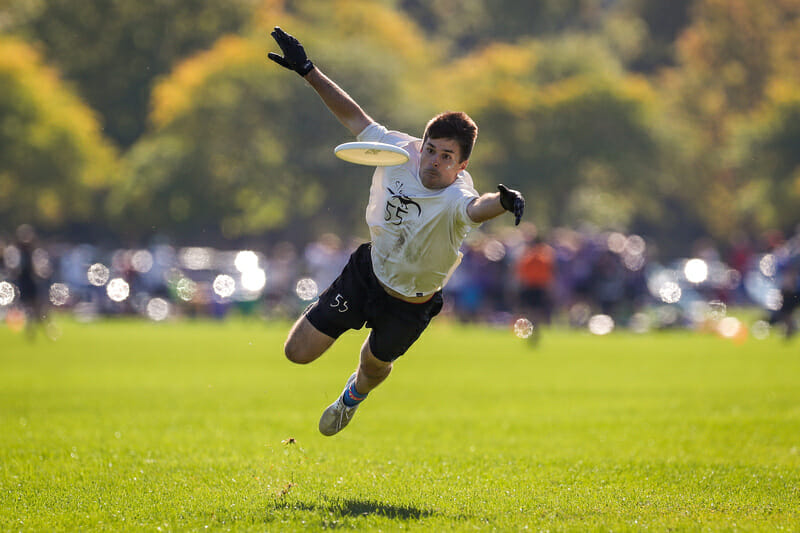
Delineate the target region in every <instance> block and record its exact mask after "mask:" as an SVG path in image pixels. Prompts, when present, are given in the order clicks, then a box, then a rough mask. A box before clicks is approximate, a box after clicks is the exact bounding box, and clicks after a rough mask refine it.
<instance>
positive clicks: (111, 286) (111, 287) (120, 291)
mask: <svg viewBox="0 0 800 533" xmlns="http://www.w3.org/2000/svg"><path fill="white" fill-rule="evenodd" d="M106 294H108V297H109V298H111V300H112V301H115V302H124V301H125V300H127V299H128V296H130V294H131V288H130V285H128V282H127V281H125V280H124V279H122V278H114V279H112V280H111V281H109V282H108V286H107V287H106Z"/></svg>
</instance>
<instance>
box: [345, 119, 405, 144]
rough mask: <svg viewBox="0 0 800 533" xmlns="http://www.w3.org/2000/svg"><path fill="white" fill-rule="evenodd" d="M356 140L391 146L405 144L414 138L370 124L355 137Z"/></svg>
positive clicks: (375, 123)
mask: <svg viewBox="0 0 800 533" xmlns="http://www.w3.org/2000/svg"><path fill="white" fill-rule="evenodd" d="M356 139H357V140H359V141H362V142H379V143H386V144H393V145H402V144H407V143H408V142H409V141H412V140H415V137H412V136H411V135H408V134H407V133H402V132H399V131H390V130H388V129H386V127H385V126H382V125H381V124H378V123H377V122H373V123H371V124H370V125H369V126H367V127H366V128H364V129H363V130H362V131H361V133H359V134H358V135H356Z"/></svg>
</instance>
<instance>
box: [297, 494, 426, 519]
mask: <svg viewBox="0 0 800 533" xmlns="http://www.w3.org/2000/svg"><path fill="white" fill-rule="evenodd" d="M287 506H289V507H292V508H294V509H300V510H303V511H312V512H320V511H322V512H326V513H331V514H333V515H334V516H339V517H342V518H344V517H356V516H370V515H377V516H382V517H385V518H393V519H400V520H419V519H421V518H426V517H428V516H432V515H434V514H435V513H434V511H432V510H430V509H420V508H419V507H415V506H413V505H393V504H388V503H381V502H376V501H371V500H359V499H342V500H338V499H337V500H333V501H329V502H327V503H323V502H321V503H319V504H314V503H308V502H294V503H292V504H288V505H287Z"/></svg>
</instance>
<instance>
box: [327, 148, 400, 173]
mask: <svg viewBox="0 0 800 533" xmlns="http://www.w3.org/2000/svg"><path fill="white" fill-rule="evenodd" d="M333 153H334V154H336V157H338V158H339V159H343V160H344V161H347V162H348V163H355V164H357V165H368V166H371V167H391V166H394V165H402V164H403V163H405V162H406V161H408V152H406V151H405V150H403V149H402V148H400V147H399V146H395V145H393V144H386V143H378V142H351V143H344V144H340V145H339V146H337V147H336V148H335V149H334V150H333Z"/></svg>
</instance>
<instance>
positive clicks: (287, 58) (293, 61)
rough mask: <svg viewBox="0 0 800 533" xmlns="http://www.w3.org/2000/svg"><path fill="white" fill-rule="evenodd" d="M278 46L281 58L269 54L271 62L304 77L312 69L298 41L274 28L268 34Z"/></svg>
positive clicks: (312, 66)
mask: <svg viewBox="0 0 800 533" xmlns="http://www.w3.org/2000/svg"><path fill="white" fill-rule="evenodd" d="M270 35H272V38H273V39H275V42H276V43H278V46H280V47H281V51H282V52H283V56H279V55H278V54H274V53H272V52H270V53H269V54H267V57H269V58H270V59H271V60H273V61H274V62H276V63H277V64H279V65H280V66H282V67H284V68H288V69H289V70H293V71H295V72H297V73H298V74H300V75H301V76H305V75H306V74H308V73H309V72H311V70H312V69H313V68H314V63H312V62H311V60H310V59H308V57H307V56H306V51H305V49H304V48H303V45H302V44H300V41H298V40H297V39H295V38H294V37H292V36H291V35H289V34H288V33H286V32H285V31H283V30H282V29H280V28H279V27H278V26H275V30H274V31H273V32H272V33H271V34H270Z"/></svg>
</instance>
